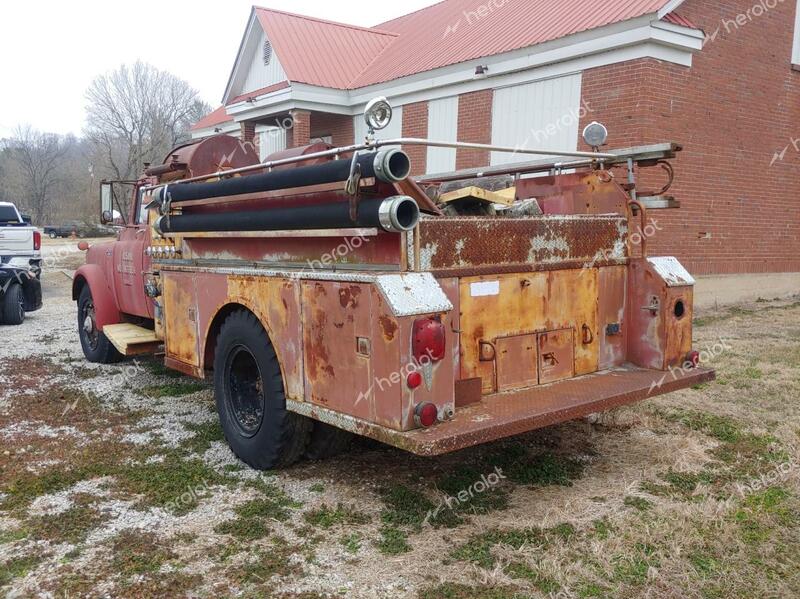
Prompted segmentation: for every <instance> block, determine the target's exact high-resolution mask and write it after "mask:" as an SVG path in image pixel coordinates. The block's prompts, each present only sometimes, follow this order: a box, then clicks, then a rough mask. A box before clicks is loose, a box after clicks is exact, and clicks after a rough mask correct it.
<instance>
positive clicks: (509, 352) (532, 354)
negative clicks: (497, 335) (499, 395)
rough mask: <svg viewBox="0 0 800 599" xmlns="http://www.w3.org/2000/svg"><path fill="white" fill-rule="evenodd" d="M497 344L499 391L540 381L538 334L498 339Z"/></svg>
mask: <svg viewBox="0 0 800 599" xmlns="http://www.w3.org/2000/svg"><path fill="white" fill-rule="evenodd" d="M495 346H496V354H497V356H496V359H497V390H498V391H509V390H511V389H521V388H523V387H530V386H532V385H536V384H537V383H538V382H539V369H538V368H537V362H538V360H537V351H536V335H518V336H516V337H506V338H505V339H498V340H497V343H496V344H495Z"/></svg>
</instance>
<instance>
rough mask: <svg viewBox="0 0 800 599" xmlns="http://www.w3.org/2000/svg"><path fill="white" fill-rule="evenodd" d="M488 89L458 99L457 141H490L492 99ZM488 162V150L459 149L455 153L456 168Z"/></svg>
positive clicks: (490, 91)
mask: <svg viewBox="0 0 800 599" xmlns="http://www.w3.org/2000/svg"><path fill="white" fill-rule="evenodd" d="M493 99H494V92H493V91H492V90H490V89H487V90H482V91H478V92H472V93H469V94H462V95H461V96H459V100H458V141H467V142H471V143H482V144H488V143H491V142H492V125H491V123H492V101H493ZM488 164H489V152H484V151H482V150H461V149H459V150H458V152H457V153H456V170H460V169H464V168H475V167H479V166H486V165H488Z"/></svg>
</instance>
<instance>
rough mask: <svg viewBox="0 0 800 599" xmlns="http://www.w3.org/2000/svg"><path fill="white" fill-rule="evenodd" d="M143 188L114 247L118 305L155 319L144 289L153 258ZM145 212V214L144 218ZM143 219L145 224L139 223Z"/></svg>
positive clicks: (125, 311) (134, 313) (151, 303)
mask: <svg viewBox="0 0 800 599" xmlns="http://www.w3.org/2000/svg"><path fill="white" fill-rule="evenodd" d="M141 196H142V194H141V193H140V192H139V187H137V188H136V190H135V195H134V198H135V202H134V208H133V210H132V211H131V212H132V214H131V215H130V216H131V218H130V219H129V221H128V224H127V226H126V227H125V228H124V229H123V230H122V231H121V232H120V235H119V241H117V243H115V244H114V274H115V277H114V279H115V283H114V285H115V289H116V292H117V302H118V303H119V307H120V310H121V311H122V312H124V313H125V314H131V315H133V316H140V317H143V318H153V301H152V299H150V298H149V297H147V295H146V293H145V289H144V275H145V273H146V272H148V271H149V270H150V262H151V261H150V257H149V256H146V255H145V250H146V249H147V247H148V246H149V245H150V228H149V227H148V226H147V220H146V211H143V210H142V209H141V206H140V203H141V199H142V198H141ZM142 212H144V213H145V216H144V218H143V217H142ZM140 220H143V221H144V222H141V223H140V222H139V221H140Z"/></svg>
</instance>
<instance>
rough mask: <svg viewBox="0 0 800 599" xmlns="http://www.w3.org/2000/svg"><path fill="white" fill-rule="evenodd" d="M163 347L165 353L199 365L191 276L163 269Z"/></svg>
mask: <svg viewBox="0 0 800 599" xmlns="http://www.w3.org/2000/svg"><path fill="white" fill-rule="evenodd" d="M163 282H164V283H163V284H164V292H163V295H164V324H165V328H166V337H165V339H164V349H165V351H166V354H167V357H168V358H172V359H174V360H177V361H179V362H183V363H184V364H188V365H190V366H199V365H200V351H199V349H198V334H197V322H198V308H197V294H196V291H195V281H194V276H193V275H191V274H188V273H164V275H163Z"/></svg>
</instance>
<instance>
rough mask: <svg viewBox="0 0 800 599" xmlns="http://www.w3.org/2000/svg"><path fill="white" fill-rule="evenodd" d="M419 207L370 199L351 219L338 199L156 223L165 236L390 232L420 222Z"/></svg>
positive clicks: (401, 199) (396, 199)
mask: <svg viewBox="0 0 800 599" xmlns="http://www.w3.org/2000/svg"><path fill="white" fill-rule="evenodd" d="M419 217H420V212H419V206H418V205H417V203H416V202H415V201H414V200H413V198H410V197H408V196H393V197H391V198H386V199H367V200H362V201H361V202H359V204H358V217H357V218H356V220H355V222H354V221H353V220H352V219H351V218H350V204H349V203H348V202H336V203H329V204H321V205H313V206H296V207H294V206H293V207H283V208H267V209H264V210H257V211H239V212H223V213H213V214H208V213H205V214H178V215H171V216H166V215H165V216H161V217H159V218H158V220H156V222H155V224H154V225H153V226H154V228H155V230H156V232H157V233H158V234H159V235H161V236H162V237H165V236H168V235H172V234H185V233H219V232H228V231H236V232H250V231H299V230H309V229H345V228H350V227H380V228H381V229H383V230H384V231H389V232H391V233H402V232H404V231H410V230H412V229H413V228H414V227H416V226H417V223H418V222H419Z"/></svg>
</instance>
